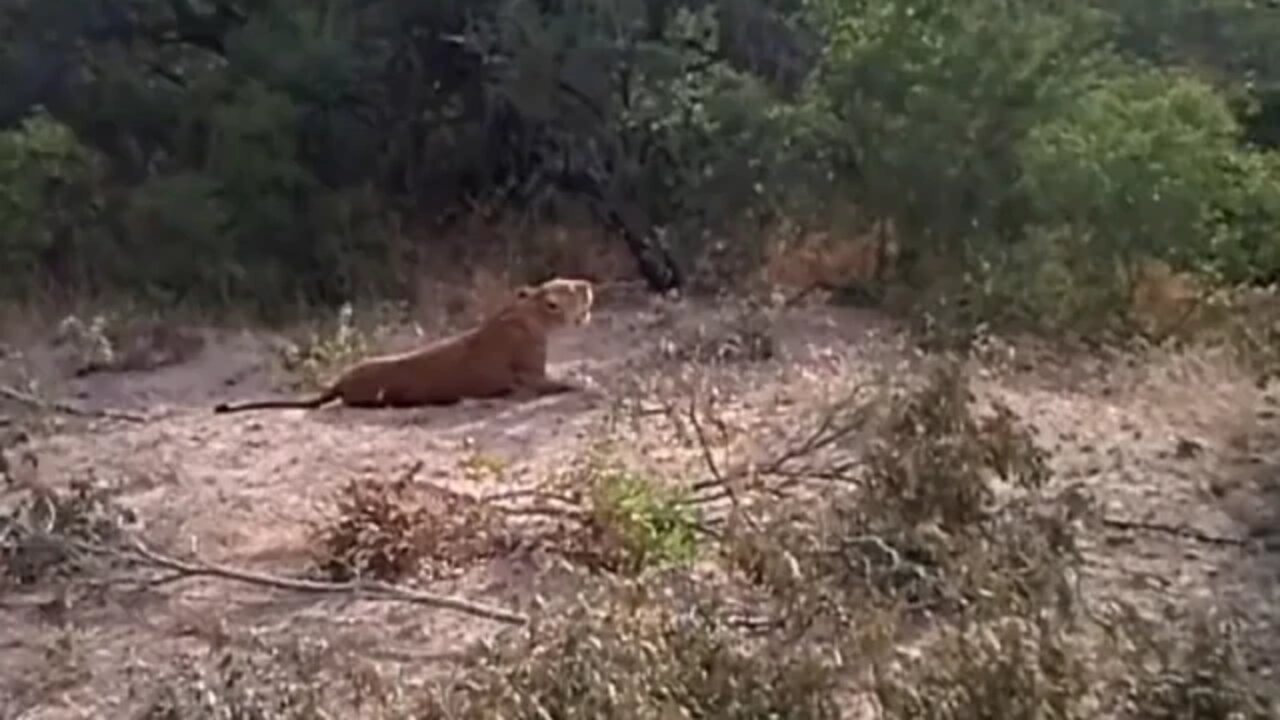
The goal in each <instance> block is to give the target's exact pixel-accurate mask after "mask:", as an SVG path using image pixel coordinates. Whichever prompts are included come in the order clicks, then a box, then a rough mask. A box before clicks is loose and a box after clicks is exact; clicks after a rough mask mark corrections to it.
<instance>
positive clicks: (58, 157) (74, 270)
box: [0, 111, 105, 296]
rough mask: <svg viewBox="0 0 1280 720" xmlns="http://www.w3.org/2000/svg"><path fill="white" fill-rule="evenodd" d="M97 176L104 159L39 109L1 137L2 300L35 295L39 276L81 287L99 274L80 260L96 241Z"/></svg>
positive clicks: (0, 233) (0, 240)
mask: <svg viewBox="0 0 1280 720" xmlns="http://www.w3.org/2000/svg"><path fill="white" fill-rule="evenodd" d="M101 173H102V170H101V159H100V158H99V157H98V156H97V155H96V154H95V153H94V152H93V151H91V150H90V149H88V148H87V147H85V146H84V145H82V144H81V143H80V141H79V139H77V137H76V134H75V133H74V132H73V131H72V130H71V128H69V127H67V126H66V125H64V124H62V123H60V122H58V121H57V120H55V119H53V118H52V117H50V116H49V115H48V114H46V113H44V112H43V111H41V112H36V113H35V114H33V115H31V116H29V117H27V118H26V119H25V120H23V121H22V122H21V123H20V124H19V125H18V126H17V127H15V128H13V129H10V130H7V131H5V132H2V133H0V266H2V267H4V268H5V271H4V282H3V283H2V284H0V287H3V292H4V293H5V294H8V295H10V296H15V295H22V294H24V293H26V292H30V291H31V290H34V289H36V285H37V284H38V279H39V278H40V277H41V275H43V274H44V272H42V271H53V272H54V273H55V274H56V275H58V276H61V278H62V279H64V280H68V281H83V280H85V279H86V277H85V276H86V275H87V274H88V273H89V272H90V271H91V269H92V270H96V269H93V268H91V266H88V265H87V264H85V263H84V260H86V259H87V258H84V257H78V255H81V254H82V253H83V252H86V251H92V250H94V249H95V248H94V247H93V243H95V242H97V241H100V239H101V238H100V237H99V236H98V234H97V231H96V230H95V229H94V226H93V224H94V222H95V220H96V219H97V214H98V203H99V198H98V192H99V181H100V179H101ZM104 256H105V254H104ZM77 261H80V262H77Z"/></svg>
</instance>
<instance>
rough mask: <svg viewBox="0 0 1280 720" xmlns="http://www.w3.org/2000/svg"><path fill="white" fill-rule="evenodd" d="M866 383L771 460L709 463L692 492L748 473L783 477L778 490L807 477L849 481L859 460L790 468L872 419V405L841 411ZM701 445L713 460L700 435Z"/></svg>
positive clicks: (706, 457)
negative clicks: (725, 467) (729, 465)
mask: <svg viewBox="0 0 1280 720" xmlns="http://www.w3.org/2000/svg"><path fill="white" fill-rule="evenodd" d="M864 387H865V386H864V385H858V386H857V387H855V388H854V389H853V390H852V391H850V392H849V393H848V394H847V395H846V396H845V398H844V399H842V400H841V401H839V402H836V403H834V404H833V405H831V406H830V407H829V408H828V409H827V410H826V411H825V412H824V413H823V415H822V418H821V419H820V420H819V421H818V423H817V426H816V427H814V428H813V429H812V430H810V431H808V432H807V433H806V434H804V435H803V436H802V437H801V439H799V440H798V441H796V442H792V443H790V444H788V445H787V446H786V447H785V448H784V449H783V450H782V451H781V452H779V453H778V454H777V455H775V456H774V457H773V458H771V459H769V460H768V461H766V462H764V463H762V464H759V465H755V466H754V467H753V466H751V465H749V464H748V465H746V466H743V467H740V468H737V469H735V470H733V471H731V472H723V471H721V470H719V469H718V468H716V467H715V466H713V465H709V467H710V470H711V477H710V478H708V479H706V480H702V481H700V482H697V483H694V484H693V486H692V488H691V491H692V492H693V493H694V494H695V495H697V494H700V493H703V492H706V491H707V490H712V489H717V488H723V487H724V486H725V484H726V483H729V482H732V481H735V480H738V479H740V478H742V477H744V476H746V475H749V474H754V475H756V476H759V477H773V478H780V479H782V480H784V481H785V482H784V483H783V485H782V486H780V487H779V488H775V489H778V490H781V489H785V488H787V487H792V486H794V485H796V484H798V483H800V482H802V481H805V480H822V481H830V482H846V481H849V480H850V475H849V472H850V471H852V470H853V469H855V468H856V467H858V465H860V464H861V463H860V461H854V460H848V461H844V462H838V463H833V464H832V465H830V466H829V467H825V468H816V467H802V468H797V469H792V468H791V467H788V466H789V465H792V464H794V463H796V462H797V461H799V460H800V459H802V458H806V457H811V456H813V455H815V454H817V453H819V452H821V451H822V450H825V449H827V448H829V447H831V446H832V445H835V444H836V443H838V442H840V441H841V440H844V439H846V438H848V437H850V436H851V435H853V434H855V433H857V432H859V431H860V430H862V429H863V428H864V427H865V426H866V423H867V420H868V419H869V413H870V404H866V405H864V406H861V407H858V408H857V409H856V410H854V411H853V412H850V413H843V412H841V408H845V407H847V406H849V405H850V404H852V403H853V401H854V398H856V397H857V396H858V395H859V394H860V393H861V391H862V390H863V388H864ZM690 420H691V424H693V426H694V430H695V432H697V433H698V434H699V435H701V431H700V429H699V427H698V424H697V422H696V421H695V420H694V419H693V418H690ZM699 441H700V444H703V449H702V450H703V455H704V460H709V461H714V458H709V457H708V453H709V452H710V451H709V448H708V447H706V446H705V444H704V443H703V438H702V437H699ZM713 497H716V498H723V497H724V493H723V492H718V493H715V494H714V496H713ZM706 500H707V499H706V498H700V499H699V501H700V502H705V501H706Z"/></svg>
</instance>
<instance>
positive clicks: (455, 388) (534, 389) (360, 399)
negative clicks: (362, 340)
mask: <svg viewBox="0 0 1280 720" xmlns="http://www.w3.org/2000/svg"><path fill="white" fill-rule="evenodd" d="M594 299H595V294H594V291H593V286H592V284H591V281H589V280H577V279H569V278H553V279H551V280H548V281H546V282H544V283H542V284H541V285H533V286H524V287H521V288H519V289H518V290H516V292H515V296H514V298H513V299H512V300H511V301H510V302H509V303H508V304H507V305H506V306H505V307H503V308H502V309H501V310H499V311H498V312H496V313H494V314H493V315H492V316H490V317H489V318H488V319H487V320H485V321H484V322H483V323H481V324H480V325H479V326H477V327H474V328H472V329H470V330H467V331H464V332H462V333H459V334H457V335H454V336H452V337H448V338H444V339H441V340H437V341H436V342H433V343H431V344H429V345H427V346H425V347H421V348H418V349H416V350H411V351H409V352H404V353H398V354H395V355H384V356H381V357H374V358H370V359H368V360H364V361H362V362H359V363H357V364H355V365H353V366H351V367H350V368H348V369H346V370H345V371H343V373H342V374H341V375H339V376H338V379H337V380H335V381H333V383H331V384H330V385H329V387H327V388H326V389H324V390H323V391H322V392H320V394H319V395H316V396H315V397H312V398H309V399H304V400H259V401H254V402H246V403H241V404H238V405H229V404H227V403H222V404H220V405H218V406H217V407H215V408H214V412H217V413H227V412H238V411H240V410H254V409H259V408H317V407H320V406H321V405H324V404H326V403H328V402H331V401H333V400H340V401H341V402H342V404H343V405H346V406H348V407H358V408H386V407H393V408H406V407H416V406H422V405H452V404H455V403H457V402H459V401H461V400H462V399H463V398H498V397H504V396H508V397H518V398H529V397H535V396H539V395H548V394H553V393H562V392H570V391H573V390H576V389H578V388H577V386H575V385H572V384H569V383H566V382H563V381H560V380H554V379H552V378H550V377H548V376H547V337H548V335H550V333H551V331H552V330H555V329H558V328H561V327H564V326H567V325H571V324H572V325H578V326H581V325H586V324H587V323H588V322H590V320H591V306H592V303H593V302H594Z"/></svg>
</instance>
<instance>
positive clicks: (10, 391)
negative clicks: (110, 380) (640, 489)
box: [0, 385, 147, 423]
mask: <svg viewBox="0 0 1280 720" xmlns="http://www.w3.org/2000/svg"><path fill="white" fill-rule="evenodd" d="M0 397H6V398H8V399H10V400H13V401H14V402H17V403H21V404H23V405H26V406H28V407H33V408H36V409H38V410H46V411H48V410H52V411H55V412H60V413H63V414H64V415H74V416H76V417H88V418H103V419H106V420H122V421H125V422H135V423H143V422H146V421H147V418H145V417H143V416H141V415H135V414H133V413H127V412H121V411H119V410H89V409H88V408H82V407H77V406H75V405H72V404H70V403H65V402H62V401H59V400H44V399H42V398H38V397H36V396H35V395H32V394H31V393H26V392H23V391H21V390H19V389H17V388H14V387H10V386H8V385H0Z"/></svg>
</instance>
